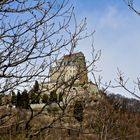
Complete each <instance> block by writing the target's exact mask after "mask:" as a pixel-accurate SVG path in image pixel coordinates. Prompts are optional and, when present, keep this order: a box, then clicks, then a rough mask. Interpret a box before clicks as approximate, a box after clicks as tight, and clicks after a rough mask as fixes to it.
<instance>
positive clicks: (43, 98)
mask: <svg viewBox="0 0 140 140" xmlns="http://www.w3.org/2000/svg"><path fill="white" fill-rule="evenodd" d="M42 102H43V103H48V95H47V94H44V95H43V96H42Z"/></svg>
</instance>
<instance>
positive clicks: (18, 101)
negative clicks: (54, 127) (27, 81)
mask: <svg viewBox="0 0 140 140" xmlns="http://www.w3.org/2000/svg"><path fill="white" fill-rule="evenodd" d="M22 104H23V100H22V96H21V94H20V91H18V92H17V104H16V107H21V106H22Z"/></svg>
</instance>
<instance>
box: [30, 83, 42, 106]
mask: <svg viewBox="0 0 140 140" xmlns="http://www.w3.org/2000/svg"><path fill="white" fill-rule="evenodd" d="M30 99H31V103H32V104H36V103H39V101H40V92H39V84H38V81H35V84H34V86H33V89H32V90H31V94H30Z"/></svg>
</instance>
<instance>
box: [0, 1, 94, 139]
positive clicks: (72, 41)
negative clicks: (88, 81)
mask: <svg viewBox="0 0 140 140" xmlns="http://www.w3.org/2000/svg"><path fill="white" fill-rule="evenodd" d="M73 10H74V8H73V6H72V5H69V1H68V0H62V1H59V2H58V1H57V0H53V1H50V0H47V1H46V0H38V1H36V0H33V1H31V2H30V1H29V0H2V1H0V94H4V95H5V94H7V93H9V91H14V90H15V89H16V90H17V89H18V90H23V89H25V88H26V89H28V90H29V89H30V87H31V86H32V85H33V83H34V81H36V80H39V83H44V82H45V81H48V80H49V78H50V75H49V71H50V69H51V67H52V65H53V64H54V63H56V62H57V59H58V58H60V56H62V55H63V53H64V52H66V53H67V54H69V55H71V54H72V53H73V50H74V48H75V47H76V45H77V43H78V41H80V40H82V39H85V38H87V37H89V36H91V35H93V33H91V34H87V33H86V32H85V30H86V19H84V20H82V21H81V22H80V23H78V22H77V21H76V17H75V15H74V12H73ZM71 23H72V24H71ZM84 33H85V34H84ZM95 61H96V59H95V60H93V62H91V63H90V64H89V67H90V66H91V65H92V64H93V63H95ZM61 66H62V64H61V65H60V67H61ZM64 69H65V67H64ZM57 71H58V69H57ZM57 71H54V73H53V74H55V72H57ZM62 72H63V70H62ZM80 73H83V71H81V70H80V71H79V73H77V74H76V75H75V77H72V78H71V79H70V80H68V81H63V82H62V84H57V82H56V89H55V91H54V92H57V90H58V89H59V88H60V87H64V85H65V87H64V88H63V91H62V93H61V96H63V95H64V94H65V98H64V100H65V101H64V100H63V102H62V103H61V104H60V102H59V101H56V103H57V105H58V107H59V109H60V110H61V112H60V113H58V114H57V117H56V116H53V117H52V118H51V117H50V118H49V119H48V118H47V119H46V123H45V124H44V122H43V124H41V123H40V124H39V125H40V126H37V127H36V126H35V123H34V122H35V121H37V119H40V118H39V116H41V115H42V116H41V117H42V118H43V117H44V118H46V116H47V115H48V114H44V112H43V111H44V109H45V107H46V106H47V105H48V103H46V104H45V105H44V106H43V107H42V108H41V109H40V110H39V111H37V112H34V110H33V109H32V108H31V106H30V105H29V109H30V111H29V110H28V111H27V112H24V111H23V110H22V109H21V110H22V111H21V110H19V111H17V110H14V111H13V112H14V113H13V112H10V113H8V114H4V115H3V114H2V115H1V117H2V118H5V121H4V122H5V124H6V122H9V123H11V125H10V127H11V126H12V127H13V125H12V123H15V122H17V125H16V130H17V129H18V127H19V124H21V123H24V125H25V129H26V131H25V132H26V133H25V134H26V137H33V136H38V135H39V134H40V133H41V132H43V131H44V130H46V131H45V132H47V131H48V130H49V129H50V128H56V127H58V128H62V129H63V128H65V129H66V127H64V126H63V127H62V126H61V127H60V126H57V125H56V122H58V121H62V118H63V120H66V118H67V117H68V115H70V116H69V118H72V116H71V115H72V114H71V113H70V114H69V113H68V110H67V108H69V109H70V105H72V104H73V100H74V99H76V97H78V95H77V90H74V89H72V86H73V84H74V82H75V81H76V80H77V79H78V78H79V75H80ZM61 76H62V75H61V74H60V76H59V77H61ZM58 80H59V78H58ZM46 90H47V89H46ZM71 90H73V92H74V93H75V94H74V96H69V95H70V93H71ZM38 93H39V94H38V96H40V94H41V89H40V91H39V92H38ZM61 98H62V97H61ZM61 100H62V99H61ZM23 112H24V115H23ZM71 112H73V111H71ZM25 114H26V115H27V116H26V117H23V116H25ZM40 114H41V115H40ZM3 116H5V117H3ZM17 118H18V119H17ZM1 120H2V119H1ZM2 124H4V123H2ZM5 127H6V126H5ZM8 128H9V125H8ZM71 129H72V128H71ZM10 134H11V129H10Z"/></svg>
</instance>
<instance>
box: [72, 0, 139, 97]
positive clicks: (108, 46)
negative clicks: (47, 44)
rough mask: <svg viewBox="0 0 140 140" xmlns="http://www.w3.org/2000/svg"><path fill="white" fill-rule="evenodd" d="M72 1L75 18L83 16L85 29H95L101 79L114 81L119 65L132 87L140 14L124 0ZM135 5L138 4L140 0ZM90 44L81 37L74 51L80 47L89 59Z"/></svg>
mask: <svg viewBox="0 0 140 140" xmlns="http://www.w3.org/2000/svg"><path fill="white" fill-rule="evenodd" d="M138 1H139V0H136V2H138ZM73 4H74V7H75V13H76V17H77V19H78V20H80V19H82V18H84V17H86V18H87V24H88V26H87V27H88V31H94V30H95V31H96V32H95V34H94V47H95V49H97V50H101V51H102V56H101V59H100V62H99V63H98V67H99V69H101V70H102V72H101V73H100V75H102V76H103V81H104V82H107V81H110V80H112V81H114V78H116V76H117V68H119V69H120V70H121V71H123V72H124V73H125V75H126V77H129V78H130V84H129V86H130V87H131V85H132V84H133V80H136V78H137V77H140V61H139V60H140V16H138V15H136V14H135V13H134V12H132V11H131V10H130V9H129V8H128V7H127V5H126V4H125V3H124V1H123V0H73ZM137 4H138V5H139V7H140V1H139V3H137ZM90 46H91V42H90V40H84V41H82V42H81V43H79V45H78V47H77V49H76V50H77V51H78V50H82V51H83V52H84V54H85V55H86V58H87V59H89V54H90V51H91V49H90ZM131 88H132V87H131ZM115 92H117V93H120V90H117V91H115ZM122 93H123V94H125V92H123V91H121V94H122ZM128 96H129V95H128Z"/></svg>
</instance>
